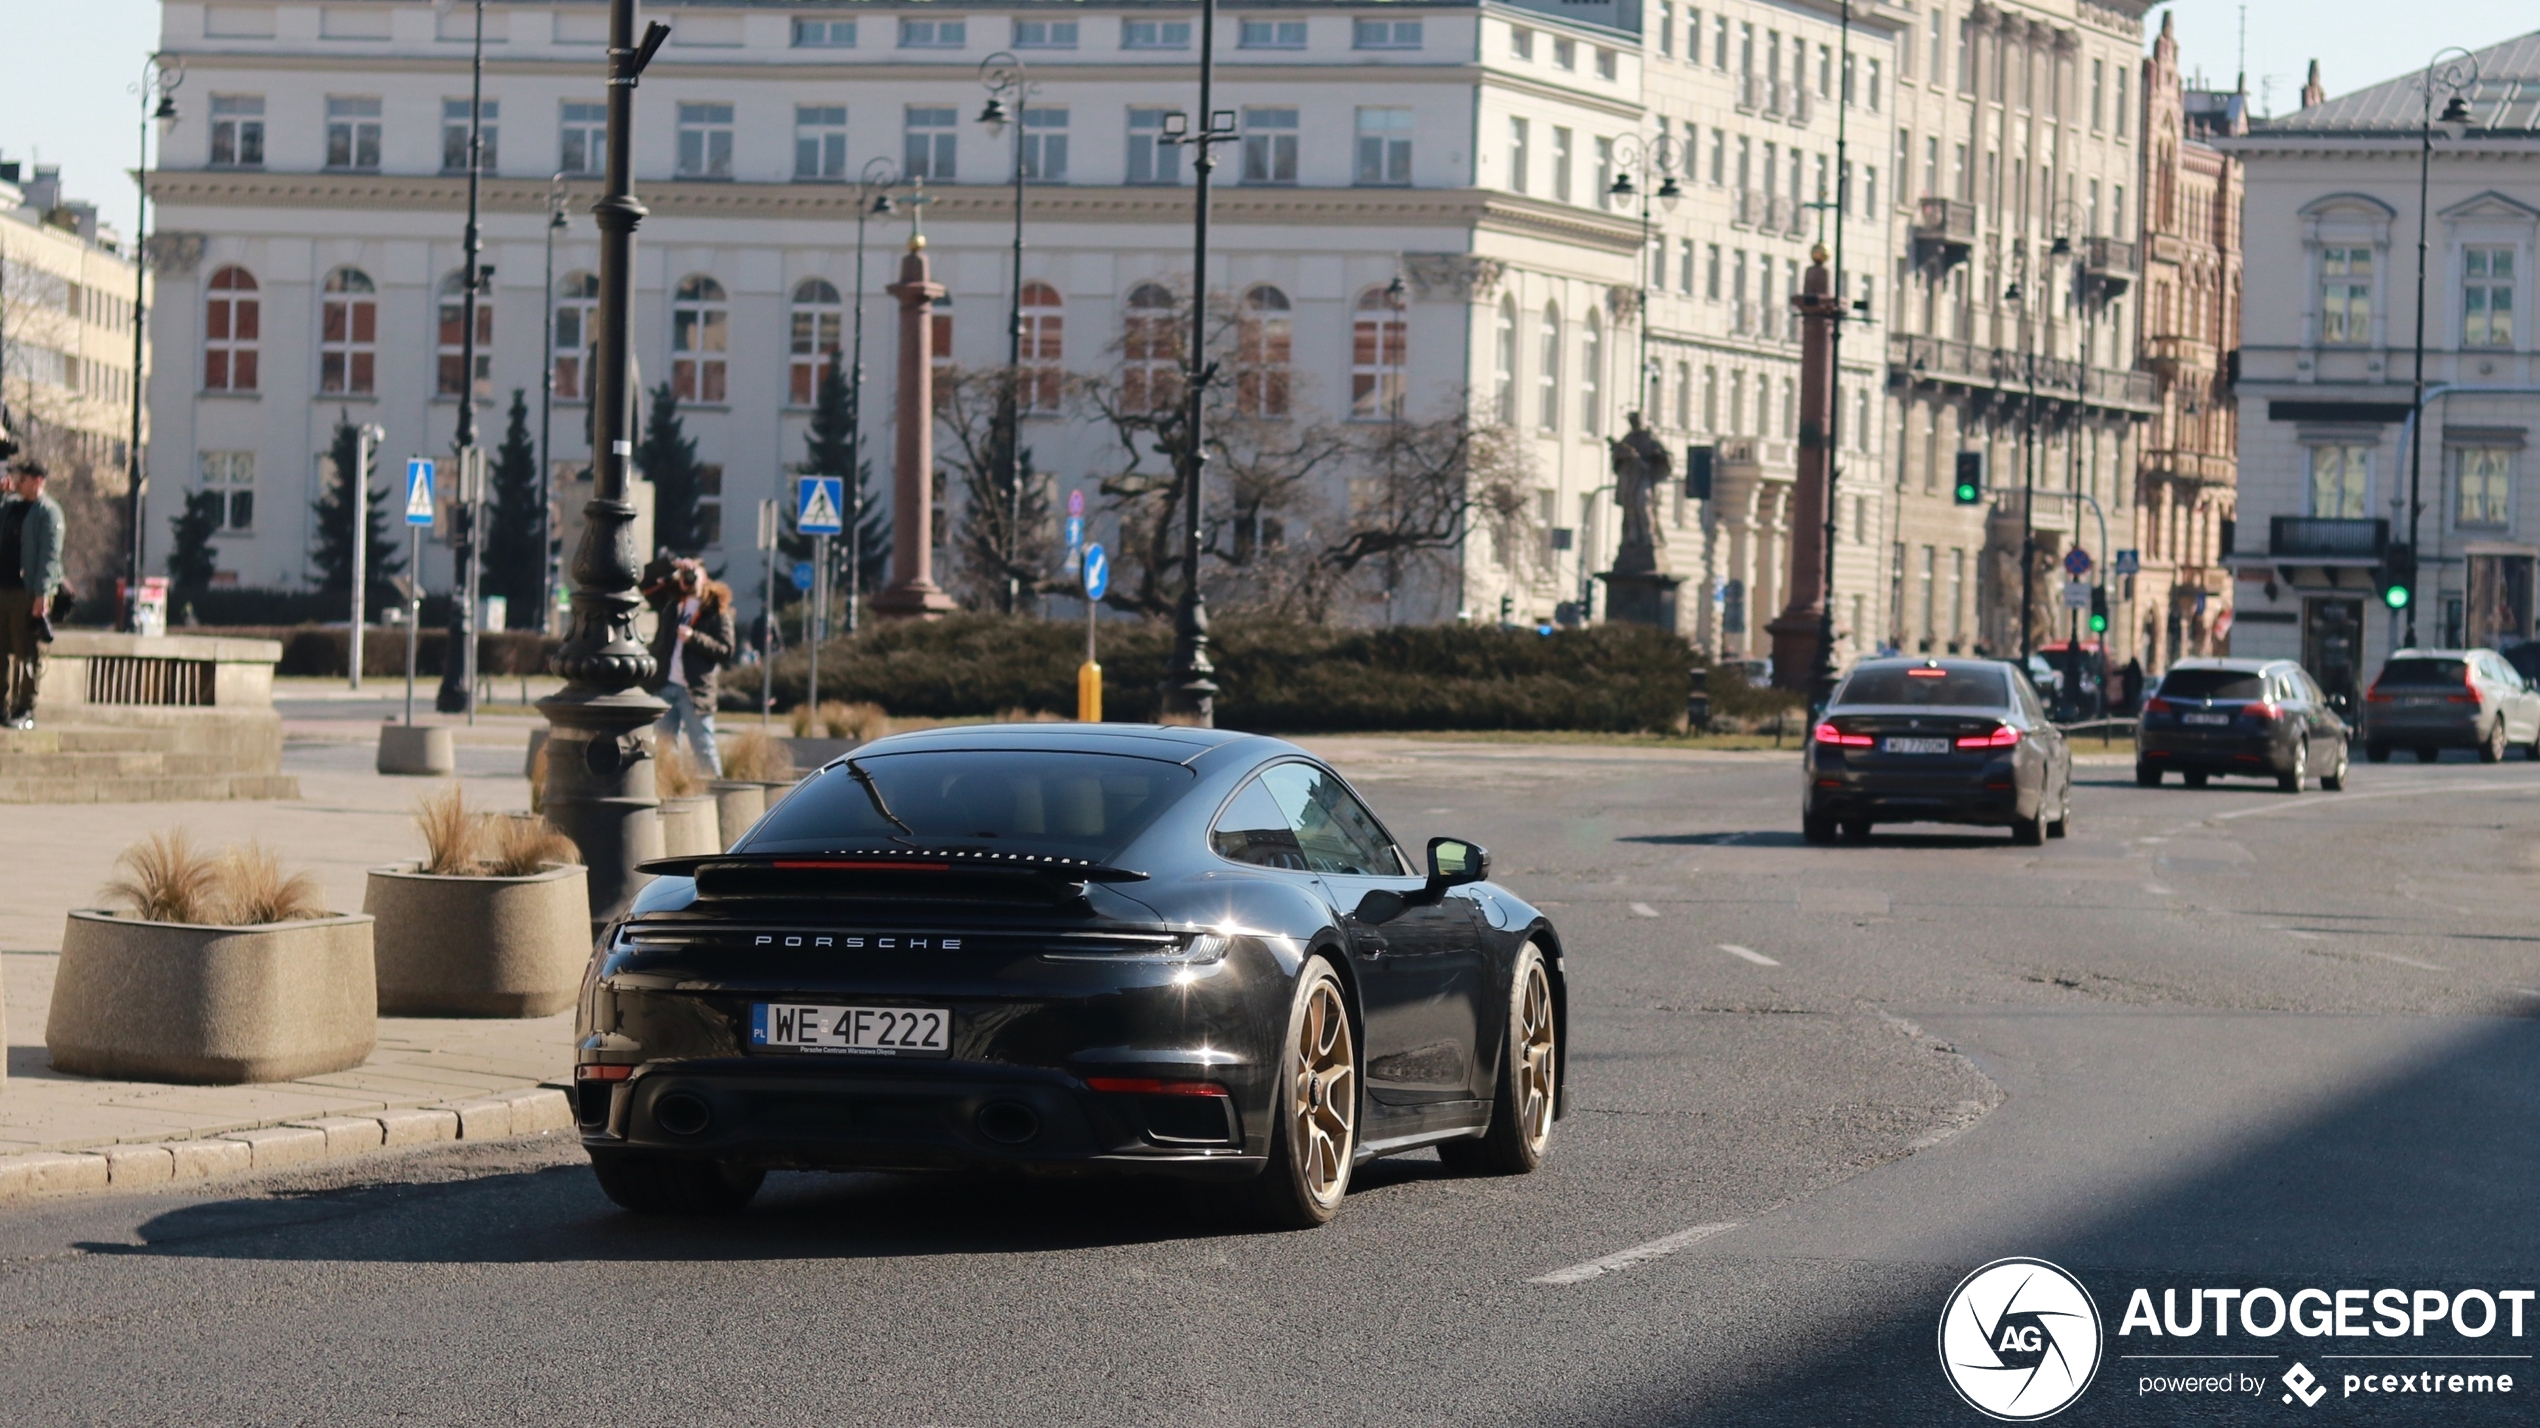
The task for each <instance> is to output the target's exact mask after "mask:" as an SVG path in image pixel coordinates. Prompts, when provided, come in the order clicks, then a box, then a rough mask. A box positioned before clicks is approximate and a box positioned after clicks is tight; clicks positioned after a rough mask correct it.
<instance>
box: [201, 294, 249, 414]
mask: <svg viewBox="0 0 2540 1428" xmlns="http://www.w3.org/2000/svg"><path fill="white" fill-rule="evenodd" d="M258 308H259V301H258V299H257V297H256V275H255V274H253V273H250V272H248V271H247V270H246V269H245V268H240V267H228V268H223V269H221V270H220V271H219V272H217V273H214V274H212V281H211V294H210V297H209V298H208V299H206V300H205V302H204V304H203V390H204V391H207V392H252V391H254V390H256V338H257V335H258V333H259V332H260V331H261V330H262V327H263V323H262V321H261V315H260V313H259V311H258Z"/></svg>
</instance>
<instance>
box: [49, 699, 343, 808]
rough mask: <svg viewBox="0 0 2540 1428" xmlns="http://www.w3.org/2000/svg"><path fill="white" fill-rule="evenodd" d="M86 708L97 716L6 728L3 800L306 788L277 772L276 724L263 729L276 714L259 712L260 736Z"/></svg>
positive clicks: (134, 799) (149, 799)
mask: <svg viewBox="0 0 2540 1428" xmlns="http://www.w3.org/2000/svg"><path fill="white" fill-rule="evenodd" d="M81 712H82V713H83V714H86V715H90V716H92V717H93V718H94V719H95V721H96V722H93V723H78V724H58V725H51V726H45V725H38V726H37V727H36V728H33V729H0V804H9V803H168V802H202V801H207V800H208V801H221V802H226V801H228V800H231V799H241V798H298V797H299V796H300V784H299V780H297V779H294V778H292V777H290V776H289V775H287V774H280V773H275V772H272V767H273V764H272V762H271V761H270V760H269V756H268V755H267V754H266V753H265V751H264V748H263V745H264V744H265V743H266V742H269V741H270V739H269V736H270V735H271V734H273V733H276V732H278V730H279V725H278V723H277V724H275V726H274V729H273V730H265V729H264V728H263V724H265V723H271V722H273V721H271V720H270V719H268V720H265V721H255V730H256V732H255V734H254V736H253V737H250V738H246V739H240V738H237V737H233V736H231V735H230V734H229V733H228V732H226V730H225V728H224V727H223V726H221V725H217V724H213V723H209V722H207V721H203V720H199V719H194V720H188V719H184V718H182V717H179V718H176V719H173V720H171V719H169V718H168V717H166V714H165V713H164V712H163V711H157V710H140V709H135V710H123V709H111V708H88V709H84V710H82V711H81ZM186 712H191V711H186ZM205 712H209V711H205ZM37 717H38V718H41V717H42V715H41V713H40V712H39V713H38V716H37Z"/></svg>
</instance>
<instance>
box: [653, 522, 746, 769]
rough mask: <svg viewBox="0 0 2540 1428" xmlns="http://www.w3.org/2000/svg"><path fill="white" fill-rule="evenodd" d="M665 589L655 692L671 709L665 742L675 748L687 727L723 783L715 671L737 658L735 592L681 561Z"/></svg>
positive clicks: (656, 639)
mask: <svg viewBox="0 0 2540 1428" xmlns="http://www.w3.org/2000/svg"><path fill="white" fill-rule="evenodd" d="M660 589H661V593H660V595H659V596H658V597H657V599H656V604H655V606H654V608H655V610H656V611H657V612H658V613H659V623H658V624H657V625H656V626H655V628H654V631H653V662H654V664H655V666H656V667H657V668H658V670H659V673H658V674H656V675H655V676H654V677H655V679H656V680H658V681H659V682H658V683H656V684H655V685H654V686H653V687H652V690H651V692H652V693H653V694H654V695H656V696H658V697H659V698H660V699H661V701H662V702H663V703H664V704H667V705H669V706H670V707H669V709H668V710H667V711H665V712H664V713H663V714H662V716H661V723H660V725H659V728H660V731H661V737H663V738H665V739H669V740H670V741H672V742H673V743H676V742H677V741H678V739H679V735H680V730H681V729H682V728H685V729H686V730H687V735H688V746H689V747H690V748H691V749H693V750H695V751H696V755H697V762H698V763H700V764H702V765H704V766H705V770H706V772H707V773H708V774H710V775H712V776H713V777H716V778H721V777H722V776H723V755H722V754H721V752H719V751H718V750H717V749H716V748H715V745H714V706H715V696H716V694H717V692H718V691H717V680H716V677H715V671H716V670H718V669H720V668H721V667H722V665H723V663H724V662H725V661H726V660H729V659H730V658H732V644H733V634H732V589H731V587H730V586H728V585H725V584H724V583H723V582H722V581H720V580H710V579H707V578H706V572H705V567H704V566H702V565H700V564H698V563H697V562H696V561H693V560H682V561H680V562H678V564H677V565H676V566H675V567H673V569H672V572H671V577H670V579H668V580H666V581H664V582H662V584H661V587H660Z"/></svg>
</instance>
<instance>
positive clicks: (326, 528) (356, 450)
mask: <svg viewBox="0 0 2540 1428" xmlns="http://www.w3.org/2000/svg"><path fill="white" fill-rule="evenodd" d="M361 447H362V436H361V432H360V431H359V430H358V429H356V428H355V427H354V425H353V423H352V420H351V419H350V418H349V417H347V416H346V415H345V414H344V413H342V412H340V411H339V412H337V413H336V416H335V439H334V440H333V441H332V442H331V443H330V444H329V445H328V448H327V480H326V489H325V490H324V491H323V492H321V493H320V494H319V496H318V498H317V500H316V501H315V502H314V503H313V508H314V509H315V510H316V512H317V545H316V546H314V547H313V548H311V549H310V551H309V563H310V564H311V565H314V566H316V567H317V586H318V588H319V589H320V590H324V591H328V592H330V593H341V594H350V593H352V589H353V505H354V500H355V498H354V495H353V491H354V486H353V483H354V482H355V481H360V482H362V483H363V485H364V487H366V488H367V489H368V491H369V495H370V500H369V511H370V519H369V520H368V521H367V522H364V524H365V526H366V527H367V529H366V530H365V532H364V536H363V538H364V544H365V546H366V547H367V548H366V550H365V552H364V560H365V562H366V564H367V567H368V575H369V580H368V582H367V583H368V584H369V586H370V590H369V591H368V593H367V594H365V595H364V597H363V603H364V605H365V607H367V606H369V605H371V604H374V603H377V602H379V601H380V599H381V590H382V587H384V586H385V585H386V584H387V583H388V577H389V576H391V575H394V574H396V573H397V572H399V571H401V570H403V569H405V568H406V558H405V557H404V556H403V555H400V554H398V553H397V548H396V547H395V546H393V545H390V544H389V543H388V532H387V524H388V506H389V499H388V493H387V492H385V491H382V490H380V489H379V488H378V487H376V486H372V485H370V478H371V476H372V475H373V474H375V467H376V463H377V461H378V453H377V452H376V451H374V452H372V453H371V459H372V462H373V464H374V471H362V472H358V473H357V472H355V471H354V469H353V468H354V467H355V466H356V465H357V464H358V463H359V462H360V460H361Z"/></svg>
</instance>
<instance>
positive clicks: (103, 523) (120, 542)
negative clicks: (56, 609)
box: [0, 249, 148, 599]
mask: <svg viewBox="0 0 2540 1428" xmlns="http://www.w3.org/2000/svg"><path fill="white" fill-rule="evenodd" d="M71 294H72V288H71V283H70V280H69V279H68V278H66V277H64V276H62V275H61V274H58V273H53V272H48V271H46V270H45V269H43V268H41V267H38V266H36V265H34V264H32V263H30V262H28V261H27V260H26V258H25V256H24V255H23V254H22V253H15V252H9V251H7V250H5V249H0V409H4V410H5V411H6V413H7V421H8V429H9V433H10V435H11V436H13V437H15V438H16V439H17V442H18V444H19V447H20V451H21V455H22V456H24V457H26V458H29V459H33V460H36V461H41V462H43V463H44V465H45V467H46V469H47V470H49V471H50V472H51V474H52V484H51V489H50V492H49V494H50V495H51V496H52V497H53V499H54V500H55V501H56V502H57V503H59V504H60V505H61V507H62V513H63V517H64V524H65V527H66V529H65V531H64V541H63V550H62V568H63V570H64V572H65V574H66V575H67V576H68V577H69V579H70V582H71V584H72V585H73V587H74V588H78V589H81V590H84V591H86V592H87V594H88V595H89V597H90V598H92V599H101V598H103V597H104V596H105V594H106V592H107V591H108V590H109V589H110V588H111V582H112V581H113V580H114V578H115V577H116V576H117V575H119V574H121V573H122V570H123V560H124V550H125V548H126V546H127V545H128V544H129V526H128V519H129V517H128V513H127V512H126V510H125V501H124V495H125V492H126V491H127V490H129V489H130V476H129V473H128V472H127V471H126V470H125V469H124V466H123V456H124V444H125V443H124V439H123V438H122V437H120V436H116V435H110V434H108V433H112V432H115V431H118V430H120V429H121V412H120V411H118V410H113V409H109V407H108V406H107V398H106V397H105V396H104V395H101V394H97V393H95V392H94V391H93V389H92V390H83V388H84V387H87V386H88V385H89V380H92V379H87V373H86V371H85V370H83V369H82V368H81V367H79V365H78V364H79V362H80V360H81V359H80V358H78V357H77V356H76V355H75V354H77V353H78V351H79V350H80V340H79V339H80V316H79V314H78V313H77V312H76V311H75V310H74V308H73V303H72V296H71ZM143 573H144V574H147V573H148V572H146V571H145V572H143Z"/></svg>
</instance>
